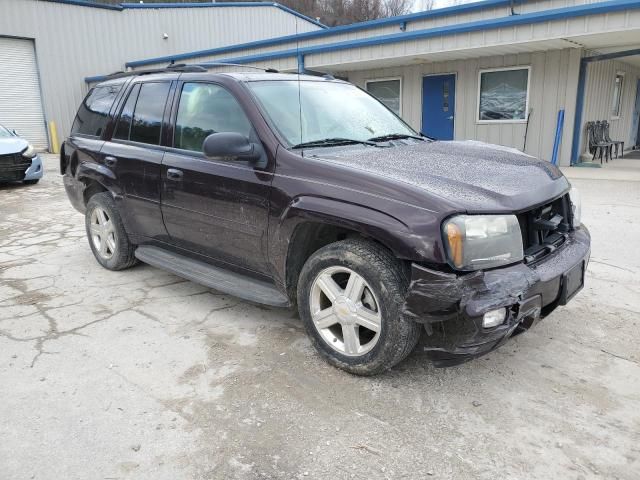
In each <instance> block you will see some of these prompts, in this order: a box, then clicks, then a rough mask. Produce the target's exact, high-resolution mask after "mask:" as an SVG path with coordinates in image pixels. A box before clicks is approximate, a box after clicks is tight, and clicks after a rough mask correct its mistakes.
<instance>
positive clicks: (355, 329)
mask: <svg viewBox="0 0 640 480" xmlns="http://www.w3.org/2000/svg"><path fill="white" fill-rule="evenodd" d="M309 305H310V308H311V318H312V320H313V325H314V326H315V328H316V329H317V330H318V333H320V336H321V337H322V339H323V340H324V341H325V342H326V343H327V345H329V346H330V347H331V348H332V349H333V350H335V351H337V352H339V353H341V354H343V355H347V356H351V357H356V356H362V355H364V354H366V353H367V352H369V351H371V349H372V348H373V347H375V346H376V344H377V343H378V340H379V338H380V331H381V329H382V314H381V312H380V307H379V302H378V300H377V298H376V296H375V294H374V293H373V290H372V289H371V287H370V286H369V284H368V283H367V282H366V280H365V279H364V278H362V276H360V275H359V274H357V273H356V272H354V271H353V270H351V269H350V268H347V267H338V266H336V267H329V268H326V269H324V270H322V271H321V272H320V273H319V274H318V275H317V277H316V279H315V280H314V282H313V285H312V286H311V294H310V302H309Z"/></svg>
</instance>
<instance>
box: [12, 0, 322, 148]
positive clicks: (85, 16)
mask: <svg viewBox="0 0 640 480" xmlns="http://www.w3.org/2000/svg"><path fill="white" fill-rule="evenodd" d="M323 28H324V27H323V26H322V25H320V24H319V23H317V22H315V21H314V20H311V19H309V18H306V17H304V16H302V15H300V14H298V13H297V12H294V11H292V10H289V9H287V8H285V7H282V6H280V5H277V4H274V3H272V2H259V3H253V4H250V5H247V4H246V3H242V2H239V3H223V4H175V5H171V4H169V5H163V6H162V8H159V6H158V5H155V6H154V5H151V4H150V5H145V4H140V3H123V4H121V5H118V6H108V5H101V4H95V3H91V2H87V1H82V0H0V65H2V67H1V68H0V123H1V124H4V125H5V126H7V127H8V128H12V129H16V130H17V131H18V132H19V133H20V134H21V135H23V136H25V137H26V138H27V139H28V140H30V141H31V142H32V143H33V144H34V145H35V146H36V147H38V148H47V147H53V146H55V144H56V143H58V142H59V141H61V140H62V139H64V137H65V136H66V135H67V134H68V132H69V130H70V128H71V123H72V122H73V118H74V116H75V112H76V109H77V108H78V105H79V104H80V102H81V101H82V98H83V97H84V95H85V94H86V93H87V84H86V83H85V81H84V78H85V77H87V76H88V75H91V74H94V73H95V72H104V73H109V72H114V71H117V70H121V69H122V68H123V66H124V63H125V62H126V61H128V60H130V59H132V58H140V57H149V56H159V55H171V54H177V53H180V52H184V51H192V50H198V49H204V48H207V49H209V48H212V47H218V48H219V47H224V46H226V45H232V44H237V43H246V42H251V41H258V40H264V39H268V38H271V37H277V36H282V35H292V34H295V33H304V32H310V31H316V30H321V29H323ZM50 122H54V123H55V124H56V125H57V130H58V132H59V133H58V135H57V136H58V137H59V138H55V139H50V138H49V136H50V132H49V129H48V127H49V126H50ZM51 140H53V141H51ZM58 144H59V143H58Z"/></svg>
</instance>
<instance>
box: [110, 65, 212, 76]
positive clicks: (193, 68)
mask: <svg viewBox="0 0 640 480" xmlns="http://www.w3.org/2000/svg"><path fill="white" fill-rule="evenodd" d="M206 71H207V69H206V68H203V67H201V66H199V65H187V64H185V63H171V64H169V65H167V66H166V67H162V68H147V69H144V70H131V71H129V72H122V71H120V72H114V73H110V74H109V75H107V76H106V78H107V79H108V80H113V79H114V78H122V77H132V76H134V75H149V74H152V73H163V72H206Z"/></svg>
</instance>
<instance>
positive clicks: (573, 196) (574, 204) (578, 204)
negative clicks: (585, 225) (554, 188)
mask: <svg viewBox="0 0 640 480" xmlns="http://www.w3.org/2000/svg"><path fill="white" fill-rule="evenodd" d="M569 199H570V200H571V211H572V212H573V228H578V227H579V226H580V223H582V200H581V199H580V192H579V191H578V189H577V188H575V187H571V190H569Z"/></svg>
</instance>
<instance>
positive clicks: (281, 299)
mask: <svg viewBox="0 0 640 480" xmlns="http://www.w3.org/2000/svg"><path fill="white" fill-rule="evenodd" d="M135 255H136V258H137V259H138V260H140V261H142V262H144V263H148V264H149V265H152V266H154V267H157V268H161V269H162V270H167V271H168V272H171V273H174V274H176V275H178V276H180V277H182V278H186V279H187V280H191V281H192V282H195V283H199V284H200V285H204V286H205V287H209V288H213V289H214V290H217V291H219V292H222V293H228V294H229V295H233V296H235V297H239V298H242V299H244V300H249V301H251V302H256V303H262V304H265V305H272V306H274V307H288V306H290V302H289V299H288V298H287V297H286V296H285V295H283V294H282V292H280V291H279V290H278V289H277V288H276V287H274V286H273V285H270V284H268V283H266V282H262V281H260V280H256V279H253V278H251V277H247V276H245V275H242V274H239V273H235V272H230V271H229V270H225V269H223V268H220V267H215V266H213V265H209V264H208V263H204V262H200V261H198V260H193V259H192V258H189V257H185V256H184V255H180V254H178V253H173V252H170V251H168V250H164V249H162V248H158V247H149V246H140V247H138V248H137V249H136V253H135Z"/></svg>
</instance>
